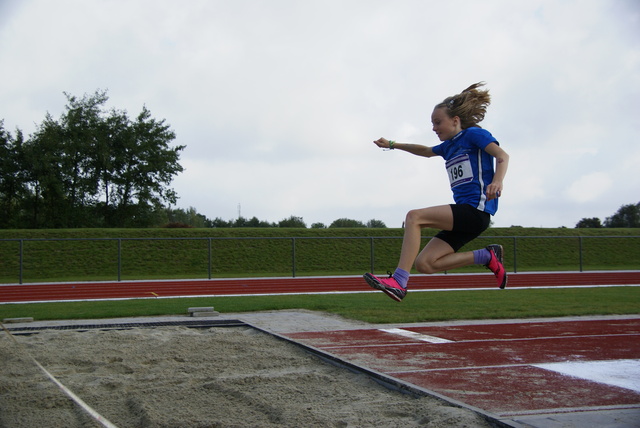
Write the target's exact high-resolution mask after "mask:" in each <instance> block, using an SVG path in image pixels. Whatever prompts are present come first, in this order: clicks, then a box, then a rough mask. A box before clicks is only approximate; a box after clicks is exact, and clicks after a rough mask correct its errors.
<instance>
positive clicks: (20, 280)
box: [18, 239, 23, 284]
mask: <svg viewBox="0 0 640 428" xmlns="http://www.w3.org/2000/svg"><path fill="white" fill-rule="evenodd" d="M22 242H23V240H22V239H21V240H20V255H19V258H20V273H19V275H18V276H19V278H18V281H19V282H20V284H22V265H23V263H22Z"/></svg>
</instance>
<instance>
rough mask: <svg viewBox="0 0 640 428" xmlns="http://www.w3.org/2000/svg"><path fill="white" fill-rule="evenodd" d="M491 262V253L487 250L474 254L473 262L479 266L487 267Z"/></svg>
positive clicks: (476, 251)
mask: <svg viewBox="0 0 640 428" xmlns="http://www.w3.org/2000/svg"><path fill="white" fill-rule="evenodd" d="M489 260H491V252H490V251H489V250H487V249H486V248H483V249H482V250H475V251H474V252H473V262H474V263H475V264H477V265H486V264H487V263H489Z"/></svg>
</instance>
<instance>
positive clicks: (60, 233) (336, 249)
mask: <svg viewBox="0 0 640 428" xmlns="http://www.w3.org/2000/svg"><path fill="white" fill-rule="evenodd" d="M402 233H403V230H402V229H367V228H354V229H338V228H332V229H287V228H256V229H251V228H237V229H64V230H0V283H16V282H18V281H19V266H20V264H19V263H20V262H19V261H20V258H19V256H20V242H19V241H18V240H19V239H22V240H23V241H22V245H23V247H22V262H23V272H22V280H23V282H42V281H96V280H115V279H117V278H118V249H119V246H120V251H121V252H120V254H121V258H120V260H121V265H120V279H122V280H128V279H172V278H208V277H209V275H211V277H216V278H219V277H241V276H247V277H248V276H292V275H293V273H294V272H293V270H294V266H293V260H294V248H295V274H296V276H309V275H352V274H354V275H355V274H361V273H363V272H366V271H369V270H371V263H372V261H371V254H372V248H373V256H374V257H373V263H374V266H373V268H374V269H373V270H374V271H375V272H378V273H383V272H385V271H386V270H392V269H393V268H395V266H396V264H397V260H398V256H399V254H400V247H401V244H402ZM435 233H436V231H435V230H429V229H427V230H424V231H423V235H424V237H425V238H424V242H423V243H424V244H426V242H427V241H428V239H429V238H430V237H431V236H433V235H434V234H435ZM580 237H581V238H580ZM152 238H153V239H152ZM157 238H162V239H157ZM490 243H500V244H502V245H503V246H504V249H505V265H506V267H507V269H508V270H510V271H514V270H517V271H519V272H522V271H547V270H556V271H558V270H564V271H577V270H579V269H580V262H581V259H582V268H583V269H584V270H635V269H638V268H639V267H640V229H565V228H561V229H539V228H521V227H514V228H493V229H489V230H487V231H486V232H485V233H484V234H483V235H482V236H481V237H479V238H478V239H476V240H475V241H473V242H472V243H470V244H468V245H467V246H466V247H465V248H463V249H462V251H465V250H472V249H476V248H482V247H484V246H486V245H488V244H490ZM581 249H582V251H581ZM209 260H211V265H209ZM516 263H517V264H516ZM483 270H484V268H482V267H478V266H469V267H466V268H463V269H459V270H456V272H479V271H483Z"/></svg>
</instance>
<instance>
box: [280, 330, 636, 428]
mask: <svg viewBox="0 0 640 428" xmlns="http://www.w3.org/2000/svg"><path fill="white" fill-rule="evenodd" d="M286 336H287V337H289V338H291V339H293V340H295V341H297V342H301V343H304V344H306V345H310V346H313V347H315V348H318V349H320V350H322V351H324V352H327V353H330V354H333V355H334V356H337V357H338V358H341V359H343V360H346V361H349V362H351V363H353V364H356V365H358V366H364V367H368V368H370V369H372V370H375V371H378V372H381V373H384V374H387V375H389V376H392V377H395V378H396V379H400V380H403V381H405V382H408V383H411V384H413V385H417V386H419V387H422V388H425V389H428V390H430V391H434V392H436V393H438V394H441V395H444V396H446V397H449V398H450V399H453V400H456V401H458V402H463V403H466V404H467V405H471V406H474V407H476V408H479V409H482V410H484V411H485V412H489V413H492V414H494V415H498V416H500V417H501V418H510V419H513V420H517V419H520V420H522V419H523V418H526V417H527V416H532V415H541V414H561V413H565V414H567V413H571V412H586V411H590V410H598V411H602V410H620V409H623V410H629V409H640V392H639V391H638V390H634V389H627V388H625V387H621V386H614V385H612V384H608V383H602V382H595V381H593V380H589V377H588V376H585V377H576V376H568V375H564V374H561V373H558V372H556V371H553V369H549V367H550V366H545V367H540V365H541V364H553V363H565V364H566V363H567V362H573V363H584V364H587V363H592V362H599V363H601V362H604V361H608V362H610V363H618V362H619V361H620V360H625V361H628V360H635V361H636V363H634V364H638V365H636V367H640V360H639V359H640V318H635V319H615V320H589V321H536V322H530V323H515V322H509V323H493V324H489V323H486V324H478V323H476V324H464V325H463V324H456V325H448V326H422V327H414V326H410V327H405V328H403V329H390V330H381V329H366V330H343V331H323V332H300V333H289V334H287V335H286ZM433 342H441V343H433ZM582 367H584V368H582ZM586 367H588V366H587V365H584V366H581V370H582V371H583V372H585V373H586V372H587V371H588V370H589V369H588V368H586ZM636 370H637V369H636ZM636 375H637V376H636V377H635V379H636V380H635V381H636V384H637V383H638V379H639V378H640V375H638V372H637V371H636ZM553 426H556V425H553ZM558 426H559V425H558Z"/></svg>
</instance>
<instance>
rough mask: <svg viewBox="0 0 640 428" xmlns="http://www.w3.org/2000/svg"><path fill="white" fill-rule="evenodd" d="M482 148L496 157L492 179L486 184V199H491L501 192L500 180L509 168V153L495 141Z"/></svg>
mask: <svg viewBox="0 0 640 428" xmlns="http://www.w3.org/2000/svg"><path fill="white" fill-rule="evenodd" d="M484 150H485V151H486V152H487V153H489V154H490V155H491V156H493V157H494V158H496V171H495V174H494V175H493V181H492V182H491V184H489V185H488V186H487V199H489V200H491V199H495V198H497V197H499V196H500V195H501V194H502V182H503V180H504V176H505V175H506V174H507V169H508V168H509V155H508V154H507V152H505V151H504V150H502V147H500V146H499V145H497V144H496V143H491V144H489V145H488V146H487V147H486V148H485V149H484Z"/></svg>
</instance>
